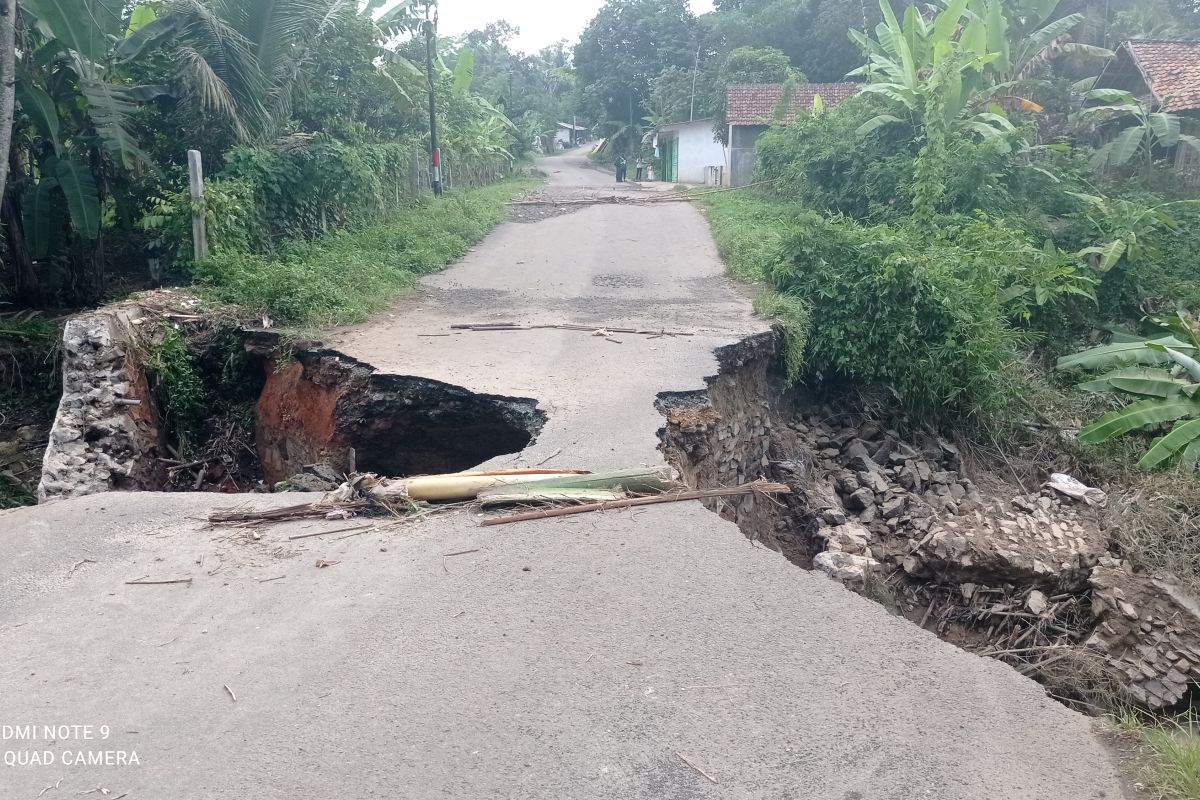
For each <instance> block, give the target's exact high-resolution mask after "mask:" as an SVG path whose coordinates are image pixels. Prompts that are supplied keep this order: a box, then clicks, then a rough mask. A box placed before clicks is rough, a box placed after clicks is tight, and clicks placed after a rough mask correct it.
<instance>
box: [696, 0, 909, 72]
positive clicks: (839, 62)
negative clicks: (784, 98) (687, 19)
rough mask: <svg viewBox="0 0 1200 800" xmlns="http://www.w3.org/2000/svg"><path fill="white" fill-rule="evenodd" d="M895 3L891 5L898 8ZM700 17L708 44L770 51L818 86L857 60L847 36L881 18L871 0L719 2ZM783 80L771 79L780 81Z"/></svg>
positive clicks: (850, 67) (740, 0)
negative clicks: (709, 12) (713, 11)
mask: <svg viewBox="0 0 1200 800" xmlns="http://www.w3.org/2000/svg"><path fill="white" fill-rule="evenodd" d="M903 4H904V2H897V3H896V5H897V6H900V5H903ZM716 6H717V11H716V12H715V13H713V14H709V15H706V16H704V17H701V22H702V23H704V24H705V27H706V28H707V29H708V37H709V39H710V40H711V41H715V42H721V43H722V44H723V46H724V47H726V48H729V49H730V50H732V49H736V48H739V47H753V48H771V49H774V50H777V51H780V52H782V53H783V54H784V55H785V56H786V57H787V59H788V61H789V62H790V63H791V64H792V65H794V66H795V67H796V68H798V69H799V70H800V71H801V72H803V73H804V74H805V75H807V76H808V78H809V80H813V81H819V82H829V81H840V80H842V79H843V78H844V77H845V75H846V73H847V72H849V71H850V70H852V69H854V68H855V67H857V66H859V65H860V64H861V63H862V62H861V60H860V57H859V52H858V48H857V47H855V45H854V43H853V42H851V41H850V39H849V38H848V37H847V32H848V31H850V30H853V29H858V28H862V27H863V25H864V24H866V25H868V26H873V25H875V24H876V23H877V22H879V20H880V15H879V7H878V6H877V5H876V4H875V3H872V2H866V3H857V2H846V0H803V1H802V2H798V1H797V0H736V1H732V0H724V2H717V3H716ZM783 80H784V78H777V79H774V80H772V81H771V82H772V83H782V82H783Z"/></svg>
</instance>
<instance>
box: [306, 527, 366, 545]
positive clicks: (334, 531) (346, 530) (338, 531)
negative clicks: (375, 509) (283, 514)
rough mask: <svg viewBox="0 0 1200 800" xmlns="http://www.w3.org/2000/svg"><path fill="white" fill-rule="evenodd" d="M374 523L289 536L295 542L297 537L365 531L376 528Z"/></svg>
mask: <svg viewBox="0 0 1200 800" xmlns="http://www.w3.org/2000/svg"><path fill="white" fill-rule="evenodd" d="M374 527H375V526H374V525H355V526H353V527H350V528H334V529H333V530H331V531H315V532H313V533H298V534H296V535H295V536H289V537H288V541H289V542H294V541H295V540H296V539H311V538H312V537H314V536H328V535H329V534H331V533H347V532H349V531H365V530H366V529H367V528H374Z"/></svg>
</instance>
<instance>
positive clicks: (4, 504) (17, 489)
mask: <svg viewBox="0 0 1200 800" xmlns="http://www.w3.org/2000/svg"><path fill="white" fill-rule="evenodd" d="M35 503H37V498H36V497H34V495H33V493H32V492H30V491H29V490H28V489H26V488H25V487H24V486H22V485H21V484H20V483H18V482H17V481H16V480H14V479H12V478H10V477H9V476H7V475H3V474H0V509H3V508H20V507H21V506H31V505H34V504H35Z"/></svg>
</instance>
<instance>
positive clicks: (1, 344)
mask: <svg viewBox="0 0 1200 800" xmlns="http://www.w3.org/2000/svg"><path fill="white" fill-rule="evenodd" d="M57 336H58V326H56V325H55V324H54V323H53V322H51V321H50V320H48V319H46V318H45V317H43V316H42V315H41V314H38V313H37V312H35V311H0V348H5V347H11V346H14V345H46V346H53V343H54V340H55V339H56V338H57ZM0 352H2V350H0Z"/></svg>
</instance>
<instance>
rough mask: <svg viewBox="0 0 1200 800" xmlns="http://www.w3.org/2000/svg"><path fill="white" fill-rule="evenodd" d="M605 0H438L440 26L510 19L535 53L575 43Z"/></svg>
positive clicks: (700, 7) (520, 44)
mask: <svg viewBox="0 0 1200 800" xmlns="http://www.w3.org/2000/svg"><path fill="white" fill-rule="evenodd" d="M690 2H691V5H692V11H693V12H695V13H697V14H704V13H707V12H709V11H712V0H690ZM602 5H604V0H505V1H503V2H501V1H499V0H439V2H438V14H439V23H438V30H439V31H440V32H441V33H443V34H446V35H449V36H457V35H458V34H461V33H466V32H467V31H472V30H475V29H476V28H482V27H483V26H484V25H487V24H488V23H489V22H495V21H496V20H499V19H503V20H507V21H508V22H509V24H511V25H513V26H514V27H517V28H520V30H521V35H520V36H518V37H517V40H516V42H515V43H514V44H513V47H514V49H516V50H521V51H524V52H525V53H536V52H537V51H538V50H540V49H542V48H543V47H546V46H547V45H551V44H554V43H555V42H557V41H558V40H559V39H566V40H567V41H568V42H569V43H571V44H574V43H575V41H576V40H577V39H578V38H579V34H580V33H582V32H583V29H584V27H585V26H587V24H588V22H589V21H591V19H592V17H594V16H595V15H596V12H597V11H599V10H600V6H602Z"/></svg>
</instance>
